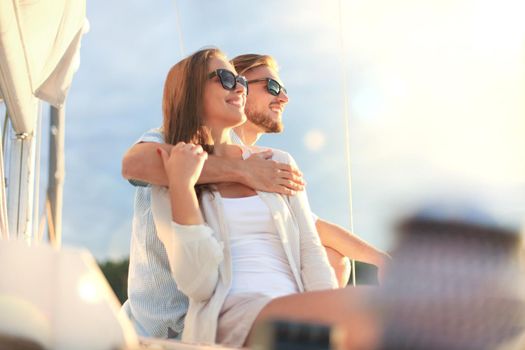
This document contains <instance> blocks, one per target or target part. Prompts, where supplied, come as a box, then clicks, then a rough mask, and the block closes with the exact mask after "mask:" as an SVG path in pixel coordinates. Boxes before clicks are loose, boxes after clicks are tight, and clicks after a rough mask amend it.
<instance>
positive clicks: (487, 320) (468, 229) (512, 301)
mask: <svg viewBox="0 0 525 350" xmlns="http://www.w3.org/2000/svg"><path fill="white" fill-rule="evenodd" d="M443 208H445V209H446V210H436V208H434V209H432V210H424V211H422V212H420V213H419V214H418V215H416V216H414V217H412V218H409V219H407V220H405V221H403V222H401V223H400V225H399V226H398V230H397V231H398V244H397V247H396V248H395V249H394V250H393V252H392V262H391V264H390V266H389V268H388V269H387V273H386V280H385V284H384V288H383V289H382V292H381V297H380V301H381V302H380V304H381V305H382V306H383V307H384V310H383V311H384V336H383V346H382V349H383V350H391V349H392V350H393V349H395V350H402V349H407V350H408V349H410V350H414V349H425V350H444V349H446V350H483V349H487V350H488V349H491V350H494V349H509V350H510V349H516V350H518V349H520V350H521V349H524V348H525V342H523V334H524V330H525V302H524V301H525V298H524V296H525V293H524V283H523V281H524V275H523V269H522V266H521V261H520V260H521V258H522V256H521V255H522V238H521V237H520V235H519V234H518V232H517V231H514V230H512V229H507V228H503V227H501V226H498V225H496V224H495V223H492V222H491V221H490V220H485V219H486V218H485V217H484V216H483V215H480V212H478V211H473V210H463V211H462V210H460V209H458V208H455V207H453V206H444V207H443ZM463 214H465V215H463Z"/></svg>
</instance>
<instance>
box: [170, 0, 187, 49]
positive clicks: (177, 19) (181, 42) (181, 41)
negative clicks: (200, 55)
mask: <svg viewBox="0 0 525 350" xmlns="http://www.w3.org/2000/svg"><path fill="white" fill-rule="evenodd" d="M173 4H174V6H175V22H176V23H177V33H178V34H179V49H180V56H181V58H183V57H184V55H185V54H184V53H185V52H186V49H185V45H184V36H183V35H182V26H181V23H180V12H179V6H177V0H173Z"/></svg>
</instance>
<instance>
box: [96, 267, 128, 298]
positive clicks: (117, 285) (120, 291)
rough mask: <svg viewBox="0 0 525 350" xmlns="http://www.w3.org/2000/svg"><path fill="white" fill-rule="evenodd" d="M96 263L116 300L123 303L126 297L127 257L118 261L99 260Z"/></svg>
mask: <svg viewBox="0 0 525 350" xmlns="http://www.w3.org/2000/svg"><path fill="white" fill-rule="evenodd" d="M98 265H99V267H100V269H101V270H102V273H104V276H105V277H106V279H107V280H108V282H109V285H110V286H111V288H112V289H113V292H115V295H116V296H117V298H118V300H119V301H120V303H121V304H123V303H124V302H125V301H126V300H127V299H128V268H129V258H125V259H123V260H120V261H112V260H108V261H105V262H99V263H98Z"/></svg>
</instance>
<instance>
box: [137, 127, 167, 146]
mask: <svg viewBox="0 0 525 350" xmlns="http://www.w3.org/2000/svg"><path fill="white" fill-rule="evenodd" d="M141 142H157V143H164V132H163V131H162V128H153V129H149V130H148V131H146V132H145V133H144V134H142V136H140V138H139V139H138V140H137V142H136V143H141Z"/></svg>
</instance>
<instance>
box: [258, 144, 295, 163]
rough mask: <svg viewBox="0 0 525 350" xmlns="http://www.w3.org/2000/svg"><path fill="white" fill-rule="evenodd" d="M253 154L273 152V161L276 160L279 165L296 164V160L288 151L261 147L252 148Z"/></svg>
mask: <svg viewBox="0 0 525 350" xmlns="http://www.w3.org/2000/svg"><path fill="white" fill-rule="evenodd" d="M251 147H252V152H253V153H258V152H263V151H268V150H270V151H272V160H275V161H276V162H279V163H286V164H290V163H295V160H294V159H293V157H292V155H291V154H290V153H288V152H286V151H283V150H281V149H278V148H273V147H261V146H251Z"/></svg>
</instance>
